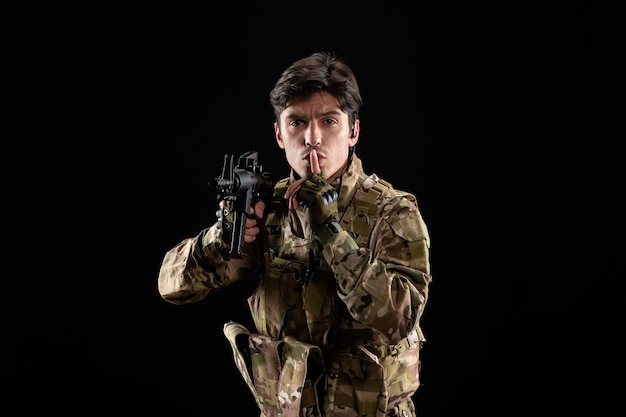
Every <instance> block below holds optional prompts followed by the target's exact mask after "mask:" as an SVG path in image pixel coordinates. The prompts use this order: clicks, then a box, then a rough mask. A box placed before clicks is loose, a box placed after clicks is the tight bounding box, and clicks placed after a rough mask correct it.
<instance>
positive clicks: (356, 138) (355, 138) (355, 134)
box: [350, 119, 361, 147]
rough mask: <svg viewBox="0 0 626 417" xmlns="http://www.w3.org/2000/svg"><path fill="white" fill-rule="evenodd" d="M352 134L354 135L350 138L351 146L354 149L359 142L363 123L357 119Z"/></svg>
mask: <svg viewBox="0 0 626 417" xmlns="http://www.w3.org/2000/svg"><path fill="white" fill-rule="evenodd" d="M351 132H352V134H351V136H350V146H351V147H352V146H354V145H356V143H357V142H358V141H359V133H360V132H361V121H360V120H359V119H356V120H355V121H354V125H353V126H352V129H351Z"/></svg>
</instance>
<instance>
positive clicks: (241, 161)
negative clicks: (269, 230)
mask: <svg viewBox="0 0 626 417" xmlns="http://www.w3.org/2000/svg"><path fill="white" fill-rule="evenodd" d="M258 157H259V155H258V152H255V151H249V152H246V153H244V154H243V155H241V156H240V157H239V158H238V159H237V165H235V156H234V155H229V154H226V155H224V167H223V168H222V174H221V175H220V176H219V177H218V178H214V179H212V180H210V181H209V185H210V186H211V187H212V188H215V189H217V190H218V192H219V194H218V196H217V198H218V199H219V200H220V208H219V212H218V216H219V218H220V219H221V220H220V221H221V225H220V226H221V227H220V233H221V238H222V241H223V242H224V243H225V244H226V245H227V250H228V256H229V257H234V258H241V251H242V249H243V243H244V235H245V232H246V218H248V217H250V212H249V210H250V207H252V205H253V204H254V202H255V201H256V200H258V199H266V198H269V197H271V195H272V193H273V190H274V182H273V181H272V176H271V174H270V173H268V172H264V171H263V167H262V166H261V165H259V160H258Z"/></svg>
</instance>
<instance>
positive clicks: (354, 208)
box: [340, 176, 391, 247]
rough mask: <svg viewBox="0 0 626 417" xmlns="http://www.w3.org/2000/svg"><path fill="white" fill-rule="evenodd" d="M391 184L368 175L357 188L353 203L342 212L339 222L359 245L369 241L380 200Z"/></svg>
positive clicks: (362, 245) (361, 245)
mask: <svg viewBox="0 0 626 417" xmlns="http://www.w3.org/2000/svg"><path fill="white" fill-rule="evenodd" d="M390 188H391V185H390V184H389V183H388V182H386V181H384V180H381V179H380V178H377V177H375V176H370V177H368V178H367V179H366V180H365V181H364V182H363V185H362V186H361V187H360V188H359V189H358V190H357V192H356V194H355V196H354V199H353V204H350V205H349V206H348V208H347V209H346V211H345V213H344V214H343V216H342V218H341V220H340V224H341V226H342V227H343V229H344V230H347V231H348V232H350V234H351V235H352V238H353V239H354V240H355V242H356V243H357V244H358V245H359V246H360V247H365V246H367V244H368V243H369V238H370V234H371V232H372V228H373V227H374V225H375V224H376V219H377V218H378V215H379V209H380V200H381V199H382V197H383V196H384V194H385V193H386V192H387V190H389V189H390Z"/></svg>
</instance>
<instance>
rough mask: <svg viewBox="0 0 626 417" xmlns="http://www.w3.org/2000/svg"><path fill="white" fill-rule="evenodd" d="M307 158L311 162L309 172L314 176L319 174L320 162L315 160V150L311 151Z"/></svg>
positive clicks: (320, 171)
mask: <svg viewBox="0 0 626 417" xmlns="http://www.w3.org/2000/svg"><path fill="white" fill-rule="evenodd" d="M309 158H310V160H311V172H313V173H314V174H321V173H322V170H321V169H320V161H319V160H318V159H317V151H316V150H315V149H311V152H310V153H309Z"/></svg>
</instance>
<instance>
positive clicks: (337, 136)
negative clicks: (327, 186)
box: [274, 92, 359, 182]
mask: <svg viewBox="0 0 626 417" xmlns="http://www.w3.org/2000/svg"><path fill="white" fill-rule="evenodd" d="M274 132H275V135H276V141H277V142H278V146H279V147H280V148H281V149H284V150H285V156H286V157H287V162H289V165H290V166H291V168H292V169H293V170H294V171H295V172H297V173H298V175H300V176H301V177H302V178H307V177H308V176H309V175H310V174H311V173H312V168H311V150H312V149H315V150H316V151H317V152H316V153H317V155H316V156H317V162H319V167H320V169H321V172H322V174H323V175H324V177H326V179H327V180H328V181H329V182H332V181H333V180H334V179H335V178H336V177H337V176H338V175H339V173H340V171H341V170H342V169H343V168H344V165H345V164H346V162H347V160H348V150H349V148H350V147H351V146H354V145H355V144H356V142H357V140H358V138H359V121H358V120H357V121H356V123H355V132H354V137H351V132H352V125H351V124H350V120H349V117H348V114H347V113H344V112H343V111H342V110H341V108H340V107H339V102H338V101H337V99H336V98H335V97H334V96H332V95H331V94H329V93H326V92H321V93H318V94H315V95H314V96H312V97H311V98H309V99H306V100H299V101H293V102H291V103H289V105H288V106H287V108H286V109H285V110H283V112H282V113H281V114H280V126H279V125H278V124H277V123H274Z"/></svg>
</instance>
